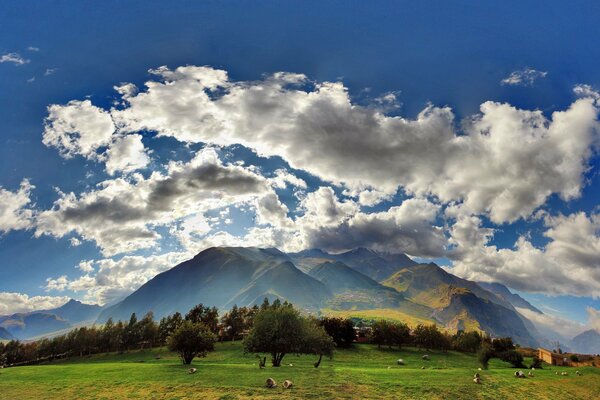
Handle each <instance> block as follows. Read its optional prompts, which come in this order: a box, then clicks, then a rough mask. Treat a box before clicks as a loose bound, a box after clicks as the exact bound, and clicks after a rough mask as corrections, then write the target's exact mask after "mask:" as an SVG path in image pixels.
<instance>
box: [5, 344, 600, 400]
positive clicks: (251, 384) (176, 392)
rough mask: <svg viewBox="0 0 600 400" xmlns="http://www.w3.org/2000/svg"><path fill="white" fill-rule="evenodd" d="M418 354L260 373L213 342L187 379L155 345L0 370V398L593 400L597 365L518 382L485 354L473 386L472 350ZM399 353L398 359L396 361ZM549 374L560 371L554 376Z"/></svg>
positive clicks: (374, 354)
mask: <svg viewBox="0 0 600 400" xmlns="http://www.w3.org/2000/svg"><path fill="white" fill-rule="evenodd" d="M158 353H160V354H161V355H162V359H160V360H156V359H155V355H156V354H158ZM423 354H424V352H423V351H421V350H417V349H413V348H407V349H402V350H397V349H394V350H388V349H382V350H378V349H377V347H376V346H371V345H357V346H355V348H353V349H349V350H339V351H338V352H337V353H336V355H335V357H334V359H333V360H329V359H324V360H323V363H322V365H321V367H320V368H318V369H315V368H314V367H313V366H312V363H313V362H314V361H315V357H309V356H302V357H298V356H294V355H288V356H286V357H285V358H284V360H283V364H285V365H284V366H282V367H280V368H272V367H267V368H266V369H264V370H260V369H259V368H258V366H257V364H256V359H255V358H254V357H253V356H252V355H244V354H243V352H242V347H241V344H240V343H235V344H232V343H220V344H218V345H217V351H215V352H214V353H211V354H209V356H208V357H207V358H205V359H196V360H194V361H195V362H194V363H193V366H194V367H196V368H198V372H197V373H196V374H193V375H189V374H187V368H188V367H187V366H184V365H182V364H181V363H180V361H179V359H178V358H177V356H176V355H174V354H171V353H168V352H166V350H164V349H154V350H152V351H134V352H130V353H127V354H123V355H116V354H110V355H105V354H102V355H95V356H92V357H84V358H73V359H70V360H61V361H55V362H53V363H50V364H46V365H38V366H29V367H17V368H6V369H3V370H1V371H0V399H3V400H4V399H60V400H68V399H84V398H85V399H249V398H252V399H255V398H289V399H292V398H297V399H317V398H324V399H380V398H383V399H404V398H407V399H413V398H414V399H423V398H427V399H449V398H453V399H500V398H508V399H510V398H515V399H523V398H528V399H554V398H568V399H592V398H594V396H597V394H598V393H600V369H594V368H591V367H590V368H580V369H579V370H580V371H582V373H583V376H576V375H575V369H573V368H554V367H553V368H551V369H544V370H536V371H535V377H533V378H527V379H517V378H514V377H513V373H514V371H515V370H514V369H512V368H509V366H508V365H507V364H505V363H503V362H500V361H497V360H493V361H492V363H491V365H490V369H489V370H487V371H481V372H480V373H481V375H482V384H481V385H476V384H475V383H473V381H472V378H473V374H474V373H475V372H477V368H478V365H477V361H476V359H475V357H474V356H472V355H467V354H461V353H455V352H449V353H447V354H444V353H438V352H431V353H429V354H430V357H431V361H423V360H422V359H421V356H422V355H423ZM398 358H403V359H404V361H405V363H406V365H405V366H397V365H396V360H397V359H398ZM142 361H143V362H142ZM289 363H292V364H293V366H289V365H288V364H289ZM422 366H425V367H426V369H421V367H422ZM557 370H558V371H569V376H566V377H564V376H557V375H555V371H557ZM268 377H273V378H274V379H275V380H276V381H277V382H279V383H281V382H283V380H284V379H290V380H292V381H293V382H294V387H293V389H291V390H284V389H283V388H282V387H281V385H279V386H278V387H277V388H275V389H266V388H264V387H263V385H264V382H265V380H266V379H267V378H268Z"/></svg>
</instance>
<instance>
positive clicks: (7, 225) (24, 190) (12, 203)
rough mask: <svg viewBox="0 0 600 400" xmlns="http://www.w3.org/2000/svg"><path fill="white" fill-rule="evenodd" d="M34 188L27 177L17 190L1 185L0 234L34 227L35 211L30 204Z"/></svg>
mask: <svg viewBox="0 0 600 400" xmlns="http://www.w3.org/2000/svg"><path fill="white" fill-rule="evenodd" d="M34 188H35V186H33V185H32V184H31V183H29V181H28V180H27V179H23V181H21V185H20V186H19V189H18V190H17V191H15V192H11V191H9V190H6V189H4V188H3V187H2V186H0V234H4V233H8V232H10V231H12V230H19V229H29V228H31V227H32V223H33V217H34V211H33V210H32V209H31V208H29V207H28V206H29V204H30V203H31V199H30V196H31V191H32V190H33V189H34Z"/></svg>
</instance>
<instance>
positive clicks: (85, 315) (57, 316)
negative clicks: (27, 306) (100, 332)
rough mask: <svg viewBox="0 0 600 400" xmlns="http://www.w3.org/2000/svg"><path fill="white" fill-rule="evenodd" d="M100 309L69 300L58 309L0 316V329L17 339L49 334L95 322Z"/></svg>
mask: <svg viewBox="0 0 600 400" xmlns="http://www.w3.org/2000/svg"><path fill="white" fill-rule="evenodd" d="M101 310H102V307H100V306H99V305H96V304H84V303H82V302H80V301H77V300H74V299H71V300H69V301H68V302H67V303H65V304H63V305H62V306H60V307H58V308H53V309H50V310H36V311H31V312H28V313H16V314H12V315H4V316H0V327H1V328H4V329H6V330H7V331H8V332H10V333H11V334H12V335H13V336H14V337H16V338H18V339H30V338H32V337H37V336H42V335H45V334H50V333H53V332H56V331H60V330H65V329H68V328H71V327H73V326H74V325H78V324H81V323H83V322H86V321H87V322H93V321H95V320H96V318H97V317H98V315H99V314H100V311H101Z"/></svg>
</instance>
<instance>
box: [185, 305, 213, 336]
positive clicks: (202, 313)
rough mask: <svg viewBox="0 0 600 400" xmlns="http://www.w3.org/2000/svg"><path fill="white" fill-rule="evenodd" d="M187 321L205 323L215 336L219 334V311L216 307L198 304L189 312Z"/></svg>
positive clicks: (186, 316) (186, 317)
mask: <svg viewBox="0 0 600 400" xmlns="http://www.w3.org/2000/svg"><path fill="white" fill-rule="evenodd" d="M185 319H186V320H187V321H191V322H194V323H203V324H204V325H206V326H207V327H208V328H209V329H210V331H211V332H213V333H215V334H216V333H218V332H219V310H217V308H216V307H212V308H209V307H205V306H204V305H203V304H198V305H196V306H194V307H193V308H192V309H191V310H190V311H188V313H187V314H186V315H185Z"/></svg>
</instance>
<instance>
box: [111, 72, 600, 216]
mask: <svg viewBox="0 0 600 400" xmlns="http://www.w3.org/2000/svg"><path fill="white" fill-rule="evenodd" d="M154 72H155V73H157V74H158V75H159V76H160V77H162V78H163V79H164V80H165V81H164V82H163V81H150V82H147V83H146V86H147V89H146V91H142V92H139V93H138V94H136V95H133V94H130V93H129V92H128V94H127V95H126V96H124V100H126V104H127V106H126V107H124V108H123V109H119V110H117V109H114V110H111V114H112V116H113V119H114V120H115V121H116V124H117V125H118V126H119V129H120V130H121V131H122V132H138V131H141V130H150V131H156V132H158V134H159V135H160V136H172V137H174V138H176V139H178V140H180V141H182V142H204V143H213V144H216V145H230V144H235V143H239V144H242V145H244V146H247V147H250V148H252V149H254V150H256V151H257V152H258V154H260V155H264V156H281V157H283V158H284V159H285V160H286V161H288V162H289V164H290V165H291V167H293V168H297V169H302V170H305V171H308V172H310V173H312V174H314V175H316V176H318V177H320V178H321V179H323V180H325V181H329V182H333V183H343V184H345V185H346V187H347V188H348V189H350V190H351V191H355V192H357V193H358V192H360V191H363V190H368V189H375V190H376V191H378V192H381V193H386V194H390V193H395V192H396V190H397V189H398V187H403V188H404V189H405V190H406V191H407V193H408V194H413V195H417V196H421V195H433V196H435V197H437V198H438V199H439V200H440V201H442V202H444V203H448V202H462V203H464V206H465V207H468V208H469V210H470V211H471V212H472V213H477V214H479V213H489V215H490V217H491V219H492V220H493V221H494V222H496V223H501V222H512V221H514V220H516V219H519V218H521V217H526V216H528V215H530V214H531V213H532V212H533V211H534V210H535V209H536V208H538V207H540V206H541V205H543V204H544V203H545V201H546V199H547V198H548V196H550V195H551V194H553V193H556V194H559V195H560V196H561V197H562V198H563V199H565V200H569V199H572V198H575V197H577V196H579V194H580V190H581V186H582V184H583V183H582V182H583V173H584V172H585V170H586V169H587V168H588V160H589V158H590V157H591V155H592V151H593V149H594V145H595V144H596V143H597V141H598V122H597V114H598V107H597V104H596V102H595V99H593V98H590V97H585V98H583V99H579V100H577V101H575V102H574V103H573V104H571V106H570V107H569V108H568V109H567V110H564V111H557V112H555V113H553V114H552V116H551V118H550V119H547V118H545V117H544V115H543V114H542V113H541V112H540V111H526V110H519V109H517V108H515V107H512V106H511V105H508V104H501V103H495V102H486V103H484V104H482V105H481V110H480V113H479V114H477V115H475V116H473V117H472V118H470V119H468V121H466V123H465V124H464V126H465V128H464V131H462V132H457V131H456V130H455V123H454V114H453V112H452V110H451V109H449V108H440V107H434V106H429V107H427V108H426V109H424V110H423V111H422V112H421V113H420V114H419V115H418V117H417V118H416V119H414V120H411V119H405V118H401V117H390V116H386V115H385V114H383V113H382V112H380V111H379V109H377V108H373V107H361V106H359V105H356V104H352V101H351V99H350V97H349V94H348V91H347V88H346V87H344V86H343V85H342V84H341V83H330V82H323V83H311V82H309V81H307V80H306V77H304V76H303V75H290V74H285V73H279V74H274V75H272V76H269V77H267V78H265V79H264V80H262V81H255V82H232V81H229V80H228V79H227V74H226V73H225V71H219V70H214V69H211V68H208V67H192V66H188V67H183V68H178V69H176V70H174V71H170V70H168V69H166V68H160V69H159V70H157V71H154ZM217 88H220V89H221V90H220V91H217V90H216V89H217ZM367 193H368V192H367ZM367 197H369V196H368V195H364V196H363V198H364V201H365V202H366V204H373V202H374V201H375V199H372V198H370V199H369V198H367ZM371 197H372V196H371Z"/></svg>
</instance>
